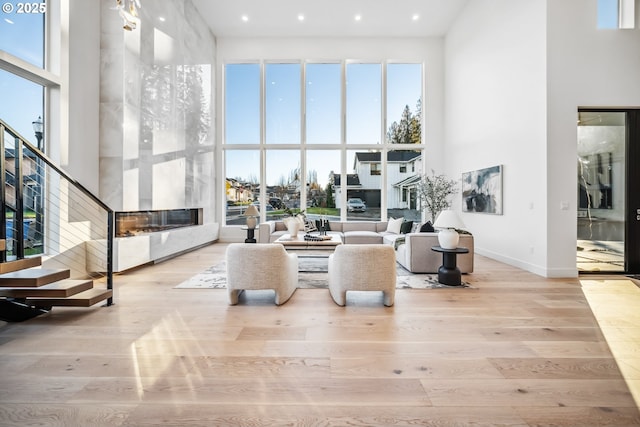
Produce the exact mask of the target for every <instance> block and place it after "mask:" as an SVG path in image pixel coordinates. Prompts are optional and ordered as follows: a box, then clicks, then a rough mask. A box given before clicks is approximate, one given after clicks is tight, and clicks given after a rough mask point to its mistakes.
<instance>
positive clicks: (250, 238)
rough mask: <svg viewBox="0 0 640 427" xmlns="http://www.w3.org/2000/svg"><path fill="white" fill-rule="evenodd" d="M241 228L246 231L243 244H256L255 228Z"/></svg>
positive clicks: (244, 226)
mask: <svg viewBox="0 0 640 427" xmlns="http://www.w3.org/2000/svg"><path fill="white" fill-rule="evenodd" d="M241 228H242V229H243V230H247V238H246V239H244V242H245V243H256V238H255V231H256V228H255V227H253V228H249V227H247V226H246V225H243V226H242V227H241Z"/></svg>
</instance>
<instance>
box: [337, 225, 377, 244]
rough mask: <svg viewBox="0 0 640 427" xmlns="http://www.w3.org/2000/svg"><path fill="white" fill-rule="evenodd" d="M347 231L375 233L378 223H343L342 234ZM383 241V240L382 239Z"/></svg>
mask: <svg viewBox="0 0 640 427" xmlns="http://www.w3.org/2000/svg"><path fill="white" fill-rule="evenodd" d="M347 231H371V232H373V233H375V232H376V231H377V229H376V223H375V221H347V222H344V223H342V232H343V233H346V232H347ZM380 240H381V241H382V239H380Z"/></svg>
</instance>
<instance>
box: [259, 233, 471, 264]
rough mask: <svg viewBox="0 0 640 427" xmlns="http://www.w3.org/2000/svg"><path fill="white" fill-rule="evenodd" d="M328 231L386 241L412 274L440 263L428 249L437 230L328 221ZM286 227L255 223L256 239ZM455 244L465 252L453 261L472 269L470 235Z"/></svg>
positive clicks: (349, 238) (348, 239)
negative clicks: (404, 229) (397, 229)
mask: <svg viewBox="0 0 640 427" xmlns="http://www.w3.org/2000/svg"><path fill="white" fill-rule="evenodd" d="M329 226H330V228H331V230H330V231H328V233H337V234H339V235H340V237H341V238H342V242H343V243H344V244H375V243H377V244H380V243H384V244H388V245H393V246H394V248H396V261H397V262H398V263H399V264H400V265H401V266H403V267H404V268H406V269H407V270H409V271H410V272H412V273H437V272H438V268H439V267H440V266H441V265H442V254H441V253H438V252H435V251H432V250H431V248H432V247H433V246H437V245H438V233H437V232H432V233H429V232H427V233H407V234H399V233H394V232H391V231H387V226H388V223H387V221H331V222H330V223H329ZM283 234H287V228H286V227H285V225H284V223H283V222H282V221H267V222H263V223H261V224H260V225H259V228H258V242H259V243H271V242H274V241H275V240H277V239H278V238H279V237H280V236H282V235H283ZM459 246H462V247H465V248H467V249H469V253H467V254H462V255H458V257H457V263H458V267H459V268H460V271H461V272H462V273H472V272H473V256H474V246H473V236H472V235H470V234H461V235H460V243H459Z"/></svg>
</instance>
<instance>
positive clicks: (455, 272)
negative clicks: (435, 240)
mask: <svg viewBox="0 0 640 427" xmlns="http://www.w3.org/2000/svg"><path fill="white" fill-rule="evenodd" d="M431 250H432V251H436V252H442V265H441V266H440V268H439V269H438V282H440V283H442V284H443V285H449V286H460V285H462V274H461V273H460V269H459V268H458V266H457V264H456V258H457V255H458V254H466V253H469V249H467V248H455V249H445V248H442V247H440V246H433V247H432V248H431Z"/></svg>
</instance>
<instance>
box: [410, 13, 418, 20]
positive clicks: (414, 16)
mask: <svg viewBox="0 0 640 427" xmlns="http://www.w3.org/2000/svg"><path fill="white" fill-rule="evenodd" d="M411 19H412V20H413V21H417V20H418V19H420V15H418V14H417V13H414V14H413V16H411Z"/></svg>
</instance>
